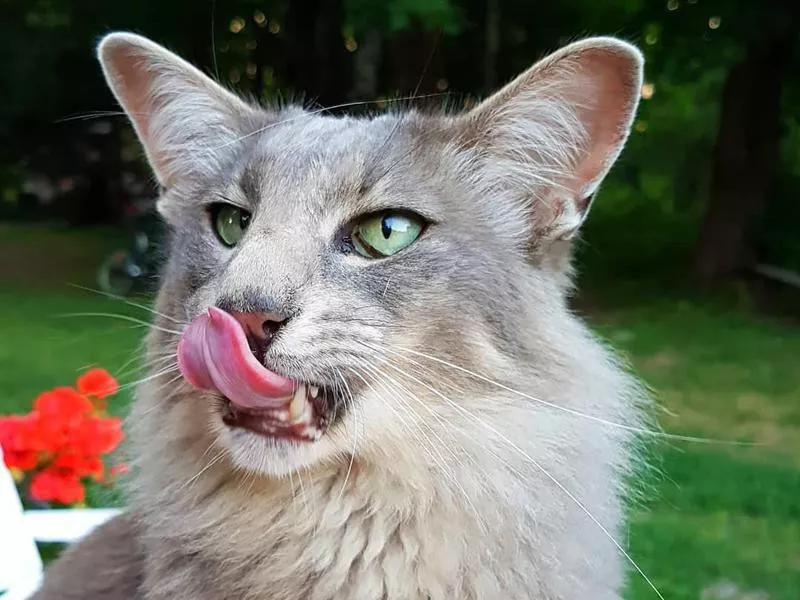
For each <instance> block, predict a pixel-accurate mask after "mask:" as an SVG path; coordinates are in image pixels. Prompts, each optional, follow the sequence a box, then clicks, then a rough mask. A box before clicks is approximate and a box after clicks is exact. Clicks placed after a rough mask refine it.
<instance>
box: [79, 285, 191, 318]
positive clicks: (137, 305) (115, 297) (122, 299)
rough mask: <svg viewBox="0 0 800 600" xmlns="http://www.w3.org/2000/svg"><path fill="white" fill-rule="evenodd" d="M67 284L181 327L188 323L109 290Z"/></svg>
mask: <svg viewBox="0 0 800 600" xmlns="http://www.w3.org/2000/svg"><path fill="white" fill-rule="evenodd" d="M68 285H69V286H70V287H74V288H76V289H79V290H83V291H85V292H91V293H93V294H99V295H101V296H105V297H106V298H109V299H111V300H119V301H120V302H122V303H124V304H127V305H128V306H132V307H134V308H140V309H142V310H144V311H146V312H148V313H151V314H153V315H157V316H159V317H161V318H162V319H166V320H168V321H172V322H173V323H175V324H176V325H179V326H181V327H183V326H185V325H187V324H188V323H184V322H183V321H181V320H179V319H176V318H175V317H171V316H169V315H168V314H166V313H163V312H160V311H157V310H156V309H155V308H153V307H152V306H148V305H146V304H142V303H140V302H134V301H133V300H129V299H128V298H125V297H124V296H118V295H116V294H112V293H110V292H105V291H103V290H98V289H95V288H91V287H88V286H83V285H78V284H74V283H70V284H68Z"/></svg>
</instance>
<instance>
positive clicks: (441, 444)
mask: <svg viewBox="0 0 800 600" xmlns="http://www.w3.org/2000/svg"><path fill="white" fill-rule="evenodd" d="M387 366H390V367H391V366H392V365H391V364H388V365H387ZM374 370H375V372H376V375H378V376H379V377H382V378H384V379H386V380H387V381H388V382H389V383H391V387H386V389H387V391H389V393H390V395H392V396H393V397H394V398H395V399H396V400H398V401H399V402H401V403H402V404H404V405H405V406H406V407H407V409H408V410H409V411H410V412H411V413H412V414H413V415H414V416H415V417H416V418H417V421H419V420H420V419H419V414H418V413H417V412H416V411H415V410H414V409H413V408H412V407H411V406H410V405H408V404H407V402H405V400H404V398H403V396H402V395H400V394H397V393H396V391H400V392H405V395H406V397H408V398H410V399H413V400H415V401H416V402H417V403H418V404H419V405H420V406H421V407H422V408H425V409H426V410H427V411H428V413H429V414H430V415H431V416H433V417H434V418H435V419H436V420H437V422H438V423H439V424H440V425H445V424H444V422H443V421H442V420H441V417H440V416H439V415H437V414H436V411H434V410H433V409H432V408H431V407H430V406H428V404H426V403H425V402H423V401H421V400H420V399H419V398H417V397H416V396H415V395H414V394H413V393H412V392H411V391H410V390H408V388H406V387H405V386H403V385H402V384H401V383H400V382H399V381H397V380H396V379H394V378H393V377H391V376H390V375H388V374H387V373H385V372H382V371H380V370H377V369H374ZM398 370H399V369H398ZM399 371H400V373H401V374H402V375H407V374H406V373H405V372H404V371H402V370H399ZM445 429H452V430H453V431H457V430H460V428H459V427H458V426H456V425H455V424H448V427H446V428H445ZM419 430H420V433H423V435H425V437H426V438H427V439H428V441H429V442H430V443H431V447H432V448H434V449H436V450H437V453H438V450H439V449H440V448H444V449H447V450H449V453H450V457H451V459H452V460H453V462H454V463H457V462H458V457H457V456H456V454H455V452H454V451H453V450H452V448H451V445H450V444H448V443H447V441H446V440H444V439H442V437H441V435H440V434H439V433H438V432H437V431H436V430H435V429H429V431H430V433H431V434H432V435H433V437H434V438H435V442H436V443H432V442H431V440H430V438H429V437H428V436H427V434H425V433H424V432H423V431H422V428H421V427H419ZM438 454H439V458H440V459H441V462H440V463H439V464H440V465H441V467H442V468H443V469H444V470H445V471H446V473H445V476H447V474H448V473H449V475H450V477H448V479H449V481H450V482H451V483H452V484H453V485H454V486H455V487H456V488H458V491H460V492H461V494H462V496H463V498H464V501H465V502H466V504H467V505H468V506H469V508H470V509H471V510H472V511H473V513H474V514H475V519H476V522H477V523H478V526H479V527H480V528H481V529H483V530H484V531H485V530H486V525H485V522H484V519H483V517H482V516H481V514H480V512H479V511H478V509H477V508H476V507H475V505H474V504H473V502H472V500H471V499H470V495H469V494H468V493H467V491H466V490H465V489H464V486H463V485H461V483H460V482H459V480H458V477H456V475H455V473H454V472H453V471H452V469H448V468H447V466H446V465H447V461H446V460H445V457H444V456H442V455H441V454H440V453H438ZM467 456H468V457H469V458H470V459H471V461H472V463H473V464H474V465H475V466H476V467H477V468H478V470H479V471H481V472H483V469H482V468H481V467H480V465H478V463H477V461H476V460H475V459H474V457H472V456H471V455H469V454H468V455H467Z"/></svg>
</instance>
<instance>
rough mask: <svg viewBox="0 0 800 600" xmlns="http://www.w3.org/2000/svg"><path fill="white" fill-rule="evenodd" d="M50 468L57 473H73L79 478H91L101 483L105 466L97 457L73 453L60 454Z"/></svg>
mask: <svg viewBox="0 0 800 600" xmlns="http://www.w3.org/2000/svg"><path fill="white" fill-rule="evenodd" d="M51 466H52V467H53V468H54V469H58V470H59V471H64V472H70V473H74V474H75V475H77V476H78V477H80V478H83V477H92V478H93V479H94V480H95V481H102V480H103V478H104V475H105V465H104V464H103V461H102V460H101V459H100V457H98V456H83V455H80V454H76V453H75V452H65V453H64V454H60V455H58V456H57V457H56V459H55V460H54V461H53V463H52V464H51Z"/></svg>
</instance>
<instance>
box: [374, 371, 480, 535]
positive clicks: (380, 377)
mask: <svg viewBox="0 0 800 600" xmlns="http://www.w3.org/2000/svg"><path fill="white" fill-rule="evenodd" d="M361 366H362V367H363V368H367V369H368V370H369V371H370V372H371V373H372V375H373V377H375V380H376V381H377V382H378V383H379V384H380V385H381V387H383V389H384V390H386V392H387V394H388V395H389V396H390V397H393V398H394V399H395V400H397V401H398V402H399V404H400V407H402V408H403V409H404V410H405V411H406V414H409V413H410V415H411V416H412V418H413V421H412V422H413V423H414V425H415V428H416V431H417V432H418V433H419V434H420V435H422V436H424V438H425V441H427V444H425V443H421V441H420V439H419V438H417V440H418V442H420V447H421V448H424V449H426V452H427V454H428V456H429V457H430V459H431V462H433V464H435V465H438V466H439V468H440V469H441V471H442V473H443V474H444V476H445V477H446V478H447V479H448V480H449V481H450V482H451V483H452V484H453V485H454V486H456V487H458V488H459V489H460V490H461V491H462V493H463V494H464V497H465V499H466V501H467V503H468V504H470V505H472V504H471V501H470V500H469V496H468V495H467V493H466V491H464V488H463V486H461V484H460V483H459V482H458V480H457V478H456V476H455V474H454V473H453V471H452V469H451V468H449V467H448V465H447V461H446V460H445V457H444V456H443V455H442V454H441V450H440V449H441V448H448V449H449V446H448V445H447V444H445V443H444V441H443V440H442V439H441V437H439V436H438V435H437V436H436V437H437V441H438V442H439V444H436V443H434V442H433V440H431V439H430V437H429V436H428V434H427V432H426V431H425V430H423V428H422V426H421V422H422V419H420V417H419V414H418V413H417V412H416V411H414V409H413V408H412V407H411V406H409V405H408V403H407V402H405V401H404V400H403V398H402V397H400V396H399V395H398V394H397V390H395V389H394V388H393V387H392V385H389V384H387V381H389V382H390V378H389V377H388V376H387V375H386V374H385V373H382V372H381V371H379V370H376V369H375V368H374V367H371V366H370V365H368V364H366V363H362V365H361ZM390 383H391V382H390ZM395 383H396V381H395ZM372 389H373V390H374V388H372ZM374 391H376V392H377V390H374ZM376 395H377V394H376ZM378 397H379V398H380V396H378ZM383 405H384V406H386V407H387V408H388V409H389V410H391V411H392V412H393V413H394V414H395V415H397V416H399V415H398V413H397V412H396V411H395V410H394V407H393V406H392V404H390V403H389V402H387V401H385V400H384V401H383ZM401 422H403V421H402V419H401ZM403 423H404V425H405V426H406V428H407V430H408V431H409V432H410V433H412V435H415V434H414V433H413V431H412V430H411V429H410V428H409V427H408V423H407V421H406V422H403ZM432 433H434V435H436V434H435V432H432ZM415 437H416V435H415ZM431 450H433V452H435V453H436V454H437V456H438V460H437V459H436V457H434V456H433V454H432V453H431ZM451 454H452V450H451ZM453 457H454V458H455V456H454V455H453ZM472 508H473V509H474V506H473V507H472ZM475 514H476V517H477V518H478V522H479V523H480V524H482V521H481V520H480V514H479V513H478V512H477V510H476V511H475Z"/></svg>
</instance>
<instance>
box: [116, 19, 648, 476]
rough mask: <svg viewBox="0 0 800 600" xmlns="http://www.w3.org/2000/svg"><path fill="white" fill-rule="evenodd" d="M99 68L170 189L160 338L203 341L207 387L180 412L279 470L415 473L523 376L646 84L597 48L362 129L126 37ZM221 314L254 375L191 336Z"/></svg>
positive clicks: (228, 350) (636, 69) (617, 47)
mask: <svg viewBox="0 0 800 600" xmlns="http://www.w3.org/2000/svg"><path fill="white" fill-rule="evenodd" d="M100 57H101V60H102V62H103V65H104V68H105V69H106V74H107V77H108V78H109V82H110V83H111V85H112V88H113V89H114V91H115V93H116V94H117V96H118V98H119V99H120V101H121V102H122V104H123V106H125V108H126V110H127V111H128V112H129V114H130V115H131V118H132V120H133V122H134V124H135V126H136V128H137V131H138V133H139V134H140V137H141V139H142V141H143V143H144V146H145V148H146V150H147V153H148V157H149V159H150V161H151V164H152V165H153V167H154V170H155V172H156V174H157V176H158V177H159V179H160V181H161V182H162V183H163V184H164V185H165V186H166V188H167V191H166V192H165V194H164V196H163V198H162V199H161V201H160V209H161V212H162V214H163V215H164V216H165V218H166V220H167V221H168V222H169V224H170V226H171V229H172V241H171V246H170V257H169V263H168V266H167V268H166V272H165V276H164V284H163V287H162V291H161V301H160V303H159V306H160V308H161V310H163V311H166V312H167V313H168V315H167V318H168V320H167V321H164V322H163V325H164V328H165V329H174V327H176V323H177V324H179V326H180V327H181V328H184V327H186V326H187V325H188V324H189V323H193V325H189V329H191V328H192V327H194V328H195V329H198V330H200V333H199V334H197V336H194V337H198V336H199V338H202V339H203V340H206V341H199V342H197V341H192V340H194V337H192V336H193V335H194V334H193V333H192V334H190V335H188V336H187V335H184V339H186V338H187V337H189V338H191V339H190V340H189V341H185V342H182V343H184V345H186V346H191V345H192V344H193V345H194V346H192V347H190V349H189V350H188V351H187V352H188V353H189V354H190V355H191V356H195V357H199V358H197V359H196V360H197V362H198V364H199V365H200V366H198V367H197V369H196V370H197V372H200V373H201V374H202V376H200V375H197V376H195V377H194V379H193V376H192V369H191V368H187V367H185V366H184V374H185V375H186V376H187V379H188V381H189V382H190V383H194V384H195V386H196V387H201V388H204V389H203V390H196V391H194V392H188V393H187V392H186V391H185V390H188V389H191V388H190V387H189V385H188V384H186V383H184V384H182V385H183V386H184V388H183V389H184V393H183V394H182V396H181V398H182V399H181V401H182V402H196V403H197V410H198V411H202V412H203V414H204V415H205V416H207V418H205V419H202V422H203V423H204V426H203V428H202V429H203V430H202V431H198V432H197V433H198V435H204V436H210V437H212V438H213V439H215V440H216V441H218V442H220V443H222V444H223V445H224V447H226V448H227V449H228V450H229V451H230V453H231V456H232V457H233V459H234V461H235V462H236V463H237V464H239V465H240V466H241V467H243V468H245V469H248V470H252V471H259V472H264V473H270V474H284V473H287V472H292V471H294V470H297V469H299V468H301V467H307V466H309V465H310V464H313V463H316V462H318V461H323V460H336V459H337V458H338V459H344V460H347V459H348V457H349V456H351V455H353V454H354V453H355V454H356V455H357V456H358V457H359V459H363V460H374V461H376V462H383V463H387V462H388V463H391V461H393V460H397V461H399V462H402V461H403V460H407V459H408V458H407V457H409V456H411V457H412V460H416V457H415V453H414V452H408V449H409V448H414V447H416V448H420V447H422V448H424V447H426V446H429V445H430V444H431V443H432V440H438V442H439V443H441V442H442V441H446V440H449V439H452V438H453V436H454V431H456V430H457V429H458V428H459V427H460V428H461V429H463V430H468V429H470V427H469V423H465V422H464V421H465V418H464V416H463V414H462V413H463V412H464V410H465V407H468V410H470V411H472V412H471V413H470V414H473V413H474V412H475V411H478V413H480V411H481V406H480V404H479V403H478V401H479V400H480V398H483V397H486V396H488V395H490V393H491V385H492V384H488V383H486V381H484V380H483V379H481V376H480V374H481V373H484V374H492V377H491V378H492V379H495V380H497V379H498V378H499V376H498V373H502V372H503V370H508V371H512V370H514V369H518V368H520V365H531V367H530V368H533V369H535V362H536V360H537V357H536V356H535V352H534V351H533V349H532V348H531V347H530V345H529V344H527V343H526V340H527V339H529V338H530V336H529V333H530V332H531V331H536V329H537V328H538V327H539V324H543V323H544V322H545V321H546V320H547V319H551V318H553V316H554V315H557V314H560V313H563V312H565V308H564V304H563V300H564V299H563V294H564V286H563V284H562V282H563V279H564V273H563V270H564V268H565V266H566V265H565V262H564V260H563V258H564V248H565V247H566V246H568V244H569V239H570V238H571V237H572V235H573V233H574V232H575V230H576V229H577V227H578V225H579V224H580V223H581V221H582V220H583V217H584V215H585V212H586V210H587V209H588V203H589V200H590V199H591V197H592V196H593V194H594V192H595V191H596V189H597V186H598V185H599V182H600V180H601V179H602V177H603V176H604V175H605V173H606V171H607V170H608V168H609V167H610V166H611V163H612V162H613V159H614V158H615V157H616V154H617V153H618V152H619V149H620V148H621V146H622V144H623V143H624V140H625V138H626V136H627V131H628V128H629V126H630V121H631V119H632V115H633V111H634V110H635V105H636V98H637V96H638V85H639V83H640V60H639V56H638V54H637V53H636V52H635V51H634V50H632V49H631V48H630V47H628V46H627V45H624V44H622V43H620V42H615V41H610V40H595V41H590V42H583V43H581V44H576V45H574V46H573V47H571V49H567V50H565V51H562V52H561V53H560V54H558V55H555V56H554V57H552V58H550V59H549V62H544V63H542V64H541V65H539V66H535V67H534V68H533V69H531V71H529V72H527V73H526V74H524V75H523V76H521V77H520V78H519V79H518V80H516V81H515V82H512V83H511V84H509V86H507V87H506V88H505V89H504V90H501V92H498V94H496V95H495V96H493V97H491V98H490V99H488V100H487V101H486V102H484V103H483V104H482V105H480V106H479V107H478V108H477V109H475V110H473V111H472V112H470V113H468V114H466V115H463V116H450V117H444V116H436V117H430V116H422V115H419V114H415V113H406V114H391V115H384V116H380V117H376V118H372V119H353V118H334V117H330V116H325V115H324V114H321V113H314V112H313V111H310V112H304V111H302V110H300V109H283V110H280V111H268V110H262V109H258V108H254V107H250V106H247V105H245V104H244V103H242V102H241V101H239V100H237V99H236V98H234V97H233V96H231V95H230V94H228V93H227V92H225V91H224V90H222V89H221V88H219V87H218V86H216V84H213V83H212V82H211V81H210V80H208V79H207V78H205V77H204V76H203V75H201V74H200V73H199V72H197V71H195V70H193V69H192V68H191V67H189V66H188V65H186V64H185V63H183V62H182V61H180V59H178V58H177V57H175V56H173V55H171V54H169V53H167V52H166V51H165V50H163V49H162V48H160V47H158V46H155V45H154V44H152V43H151V42H148V41H146V40H143V39H142V38H139V37H136V36H131V35H126V34H113V35H112V36H109V37H108V38H107V39H106V40H104V42H103V43H102V44H101V47H100ZM587 102H588V104H589V105H590V107H589V108H587ZM211 307H217V308H219V309H221V310H223V311H224V312H225V313H227V314H228V315H231V316H233V320H230V319H229V320H227V321H225V323H226V324H225V325H224V327H223V329H224V328H225V327H228V328H229V329H230V328H231V327H232V328H234V329H236V330H237V331H239V330H238V327H241V330H242V331H243V332H244V333H245V336H244V338H243V339H245V338H246V340H247V343H248V344H249V346H250V351H252V353H253V356H254V357H255V358H256V360H257V362H258V363H259V364H258V365H257V366H253V363H252V360H251V359H252V358H253V357H250V356H249V355H248V357H246V358H247V360H245V358H243V357H239V358H235V355H236V350H235V348H236V346H235V345H233V346H226V345H225V343H223V342H216V341H213V340H212V341H211V342H208V341H207V339H206V338H205V337H203V336H204V335H206V334H207V332H206V331H205V330H204V329H203V328H204V327H205V328H208V327H212V322H211V321H210V320H209V318H208V316H207V315H208V310H209V308H211ZM231 323H233V324H231ZM221 327H222V326H221ZM542 329H543V330H544V329H547V328H546V327H542ZM523 331H524V332H526V334H525V335H522V334H521V332H523ZM223 333H224V334H226V335H227V334H228V333H231V332H230V331H229V330H225V331H223ZM234 333H235V332H234ZM209 335H210V334H209ZM231 335H233V333H231ZM212 337H213V336H212ZM199 338H198V339H199ZM209 339H210V338H209ZM214 339H216V338H214ZM177 341H178V340H177V339H176V337H175V336H171V335H167V334H164V335H163V336H162V338H161V342H162V343H163V344H165V345H166V347H167V352H174V351H175V348H176V346H177ZM232 356H234V358H231V357H232ZM184 363H186V361H184ZM187 369H188V372H187ZM259 369H263V370H265V371H264V373H269V374H270V375H269V376H270V377H271V376H272V374H275V375H276V376H279V377H281V378H284V380H285V379H286V378H288V379H289V380H290V381H291V382H292V387H291V390H290V391H288V392H286V393H284V394H283V395H284V396H286V398H285V402H284V401H283V400H280V401H277V400H276V401H275V402H273V404H270V406H273V405H274V406H279V407H280V410H281V411H283V412H282V415H283V416H281V415H278V414H277V413H275V414H272V413H270V415H271V416H269V417H265V416H264V415H265V413H264V411H263V410H262V407H260V406H255V408H254V404H256V405H257V404H258V402H259V401H258V398H256V399H255V400H253V399H252V398H253V395H252V393H251V391H250V388H247V390H244V388H246V387H247V385H246V384H245V383H243V381H244V380H246V379H248V378H250V377H254V378H256V379H258V378H259V377H262V376H264V377H266V375H264V373H262V372H260V371H259ZM220 371H225V372H222V373H220ZM209 373H211V375H210V374H209ZM475 373H477V374H478V377H476V376H475ZM215 378H216V379H215ZM201 380H203V381H205V380H208V381H209V382H210V381H212V380H214V381H213V382H212V383H208V384H207V385H197V382H198V381H201ZM223 380H224V382H223V383H220V382H221V381H223ZM262 383H263V382H262ZM251 388H252V386H251ZM228 390H230V392H229V393H228V392H227V391H228ZM245 391H246V392H247V394H249V395H247V394H245ZM223 392H225V393H223ZM226 393H227V395H226ZM275 395H279V394H277V392H276V394H275ZM245 396H247V399H246V401H245V399H244V398H245ZM281 402H283V404H281ZM265 406H266V404H265ZM274 406H273V408H274ZM496 408H497V407H491V408H490V409H485V410H486V415H484V416H486V417H488V418H491V413H492V412H493V411H495V410H496ZM286 411H288V412H286ZM284 413H285V414H284ZM287 415H288V421H287ZM279 417H280V418H279ZM284 421H287V422H288V425H287V423H286V422H284ZM459 424H460V425H459ZM294 425H302V426H303V427H301V428H298V427H296V426H294ZM428 450H430V449H428ZM401 455H402V456H401Z"/></svg>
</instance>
